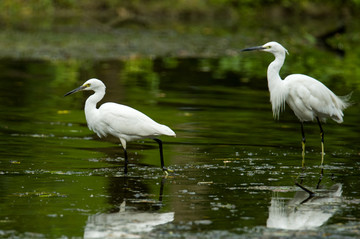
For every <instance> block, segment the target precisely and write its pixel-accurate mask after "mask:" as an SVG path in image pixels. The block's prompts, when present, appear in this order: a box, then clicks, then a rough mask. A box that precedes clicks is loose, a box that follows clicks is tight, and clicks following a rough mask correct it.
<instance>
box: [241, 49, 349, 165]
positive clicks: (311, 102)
mask: <svg viewBox="0 0 360 239" xmlns="http://www.w3.org/2000/svg"><path fill="white" fill-rule="evenodd" d="M253 50H258V51H265V52H270V53H272V54H273V55H274V56H275V60H274V61H273V62H271V63H270V65H269V67H268V70H267V80H268V87H269V91H270V102H271V105H272V111H273V115H274V118H277V119H278V118H279V114H280V112H281V111H283V110H284V109H285V102H286V103H287V104H288V105H289V106H290V108H291V109H292V110H293V111H294V113H295V115H296V116H297V117H298V119H299V120H300V122H301V133H302V156H303V161H302V164H303V167H304V160H305V159H304V158H305V141H306V140H305V133H304V124H303V122H304V121H313V120H315V119H316V120H317V122H318V124H319V127H320V136H321V165H323V162H324V131H323V129H322V127H321V121H323V122H325V121H326V118H331V119H332V120H334V121H336V122H337V123H342V122H343V116H344V114H343V112H342V111H343V110H344V109H345V108H347V107H348V106H349V99H350V96H351V95H350V94H349V95H347V96H343V97H338V96H336V95H335V94H334V93H333V92H332V91H331V90H329V88H327V87H326V86H325V85H324V84H323V83H321V82H320V81H318V80H316V79H314V78H312V77H310V76H307V75H302V74H292V75H289V76H287V77H286V78H285V79H284V80H282V79H281V77H280V75H279V71H280V69H281V67H282V65H283V64H284V61H285V55H286V53H287V54H288V51H287V50H286V49H285V48H284V47H283V46H282V45H280V44H279V43H277V42H268V43H266V44H264V45H262V46H256V47H250V48H246V49H243V50H242V51H253Z"/></svg>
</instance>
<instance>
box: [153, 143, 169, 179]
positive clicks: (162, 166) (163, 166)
mask: <svg viewBox="0 0 360 239" xmlns="http://www.w3.org/2000/svg"><path fill="white" fill-rule="evenodd" d="M154 140H155V141H156V142H157V143H158V144H159V151H160V163H161V168H162V170H163V171H164V172H165V174H168V171H169V169H167V168H166V167H165V164H164V156H163V147H162V141H161V140H160V139H154Z"/></svg>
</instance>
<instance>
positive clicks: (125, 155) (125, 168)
mask: <svg viewBox="0 0 360 239" xmlns="http://www.w3.org/2000/svg"><path fill="white" fill-rule="evenodd" d="M124 157H125V166H124V174H125V175H127V173H128V163H129V161H128V156H127V151H126V149H124Z"/></svg>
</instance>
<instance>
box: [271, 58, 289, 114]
mask: <svg viewBox="0 0 360 239" xmlns="http://www.w3.org/2000/svg"><path fill="white" fill-rule="evenodd" d="M274 56H275V60H274V61H273V62H271V63H270V65H269V67H268V70H267V80H268V87H269V91H270V101H271V105H272V111H273V114H274V117H275V118H278V117H279V113H280V111H282V110H283V109H284V107H285V99H286V90H285V89H283V83H284V82H283V80H282V79H281V77H280V74H279V72H280V69H281V67H282V66H283V64H284V61H285V52H281V53H280V52H278V53H276V54H274Z"/></svg>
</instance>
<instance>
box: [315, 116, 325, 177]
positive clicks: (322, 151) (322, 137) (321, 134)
mask: <svg viewBox="0 0 360 239" xmlns="http://www.w3.org/2000/svg"><path fill="white" fill-rule="evenodd" d="M316 120H317V122H318V124H319V128H320V137H321V165H323V163H324V130H323V129H322V127H321V122H320V120H319V118H318V117H316ZM321 173H322V170H321Z"/></svg>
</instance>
